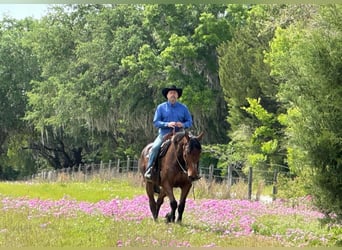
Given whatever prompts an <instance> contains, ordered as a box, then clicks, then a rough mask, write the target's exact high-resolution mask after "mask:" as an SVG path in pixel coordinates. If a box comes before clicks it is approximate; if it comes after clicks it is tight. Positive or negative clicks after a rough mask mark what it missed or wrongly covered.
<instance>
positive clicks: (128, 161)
mask: <svg viewBox="0 0 342 250" xmlns="http://www.w3.org/2000/svg"><path fill="white" fill-rule="evenodd" d="M129 165H130V159H129V156H127V165H126V169H127V170H126V172H127V175H128V172H129Z"/></svg>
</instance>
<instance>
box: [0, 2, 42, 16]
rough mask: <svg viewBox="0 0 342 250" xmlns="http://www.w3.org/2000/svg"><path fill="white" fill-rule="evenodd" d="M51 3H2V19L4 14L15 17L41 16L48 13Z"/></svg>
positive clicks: (0, 12) (0, 14)
mask: <svg viewBox="0 0 342 250" xmlns="http://www.w3.org/2000/svg"><path fill="white" fill-rule="evenodd" d="M48 7H49V4H0V19H2V18H3V16H4V15H7V16H10V17H13V18H15V19H23V18H25V17H33V18H36V19H39V18H41V17H42V16H44V15H45V14H47V9H48Z"/></svg>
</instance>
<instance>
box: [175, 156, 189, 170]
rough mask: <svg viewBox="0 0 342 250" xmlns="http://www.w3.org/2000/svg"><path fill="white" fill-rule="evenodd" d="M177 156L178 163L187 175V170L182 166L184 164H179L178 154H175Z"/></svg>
mask: <svg viewBox="0 0 342 250" xmlns="http://www.w3.org/2000/svg"><path fill="white" fill-rule="evenodd" d="M175 154H176V159H177V163H178V165H179V167H180V168H181V169H182V171H183V172H184V174H186V173H187V171H186V170H185V168H184V167H183V166H182V164H181V163H180V162H179V159H178V156H177V152H175Z"/></svg>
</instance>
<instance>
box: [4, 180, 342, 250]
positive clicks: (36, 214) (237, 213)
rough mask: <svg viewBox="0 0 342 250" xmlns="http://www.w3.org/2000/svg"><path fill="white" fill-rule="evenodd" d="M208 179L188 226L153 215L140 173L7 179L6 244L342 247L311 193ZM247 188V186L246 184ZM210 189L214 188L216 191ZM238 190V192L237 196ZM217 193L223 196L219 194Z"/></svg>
mask: <svg viewBox="0 0 342 250" xmlns="http://www.w3.org/2000/svg"><path fill="white" fill-rule="evenodd" d="M220 189H221V190H223V187H222V186H221V187H220V186H219V185H212V184H207V183H204V181H202V180H201V181H200V182H199V183H196V188H195V191H194V192H193V193H192V194H191V195H189V199H188V202H187V205H186V208H185V213H184V219H183V223H182V224H167V223H165V222H164V218H163V216H164V215H165V214H166V213H167V212H168V210H169V205H168V201H167V200H166V201H165V204H163V206H162V209H161V211H160V217H161V218H160V219H159V220H158V221H157V222H155V221H153V220H152V219H151V215H150V211H149V208H148V200H147V198H146V195H145V191H144V187H143V186H142V185H141V182H140V180H139V179H137V178H125V179H115V180H111V181H100V180H96V179H95V180H93V181H89V182H86V183H84V182H82V183H81V182H80V183H78V182H57V183H19V182H13V183H12V182H2V183H0V201H1V202H0V209H1V213H0V247H36V246H37V247H38V246H39V247H66V246H70V247H124V246H129V247H144V246H146V247H228V246H236V247H240V246H243V247H256V246H257V247H265V246H267V247H272V246H292V247H298V246H338V245H339V244H341V241H342V239H341V235H342V229H341V225H332V224H329V225H323V224H321V223H320V220H321V219H322V218H323V215H322V214H320V213H319V212H317V211H315V209H314V208H312V206H311V205H310V200H309V199H302V200H301V202H300V205H298V206H295V207H294V206H292V205H291V206H289V204H288V203H286V202H280V201H279V202H273V203H263V202H258V201H248V200H241V199H236V198H235V199H221V198H220V197H219V198H218V197H216V196H217V195H219V196H225V194H224V192H218V190H220ZM239 189H241V187H239ZM210 190H213V191H214V192H213V193H212V194H215V195H210V194H211V192H210ZM237 195H238V194H237ZM214 196H215V197H214Z"/></svg>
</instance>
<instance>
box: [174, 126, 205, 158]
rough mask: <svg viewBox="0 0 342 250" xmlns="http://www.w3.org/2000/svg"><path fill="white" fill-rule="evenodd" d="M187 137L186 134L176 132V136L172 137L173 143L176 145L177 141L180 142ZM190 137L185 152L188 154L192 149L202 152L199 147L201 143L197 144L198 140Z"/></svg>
mask: <svg viewBox="0 0 342 250" xmlns="http://www.w3.org/2000/svg"><path fill="white" fill-rule="evenodd" d="M186 135H188V134H187V132H182V131H181V132H177V133H176V134H174V135H173V139H172V140H173V142H174V143H176V144H177V143H178V142H179V141H181V140H182V139H183V137H184V136H186ZM189 137H190V140H189V143H188V146H187V150H188V152H189V153H190V152H191V151H192V150H193V149H198V150H202V146H201V143H200V142H199V140H198V139H197V138H196V137H194V136H192V135H189Z"/></svg>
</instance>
